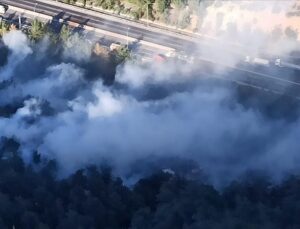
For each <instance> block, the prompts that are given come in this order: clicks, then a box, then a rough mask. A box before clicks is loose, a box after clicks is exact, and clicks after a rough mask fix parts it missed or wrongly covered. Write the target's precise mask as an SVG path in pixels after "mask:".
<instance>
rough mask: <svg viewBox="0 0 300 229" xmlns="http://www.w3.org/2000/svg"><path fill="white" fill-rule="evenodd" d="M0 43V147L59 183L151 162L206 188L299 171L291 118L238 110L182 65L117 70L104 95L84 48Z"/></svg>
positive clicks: (299, 124) (225, 88) (15, 35)
mask: <svg viewBox="0 0 300 229" xmlns="http://www.w3.org/2000/svg"><path fill="white" fill-rule="evenodd" d="M3 41H4V44H5V45H6V46H7V48H8V49H9V52H8V53H9V55H8V56H7V61H6V63H5V64H4V65H3V66H1V68H0V83H1V84H0V110H1V112H0V114H1V116H0V137H6V138H14V139H16V140H17V141H18V142H19V143H20V145H21V147H20V153H21V154H22V155H23V157H24V158H25V159H26V160H27V162H28V163H30V160H31V155H32V153H33V152H35V151H37V152H38V153H39V154H41V156H42V157H43V158H46V159H55V160H57V162H58V165H59V168H60V171H61V173H62V174H63V175H68V174H70V173H72V172H74V171H75V170H76V169H79V168H82V167H85V166H88V165H92V164H100V163H102V162H104V161H106V162H109V163H110V164H111V165H112V166H113V168H114V170H115V172H116V173H119V174H122V175H124V174H129V173H130V172H131V169H132V167H131V166H132V165H134V164H135V163H136V162H137V161H143V162H144V163H145V164H147V160H149V158H151V157H155V158H181V159H191V160H193V161H195V162H197V163H198V164H199V166H200V167H201V169H203V170H204V171H206V172H207V174H208V176H209V178H210V179H211V180H213V181H214V182H220V181H225V182H226V181H230V180H232V179H234V178H236V177H238V176H240V175H241V174H243V173H244V172H246V171H248V170H261V171H264V172H266V173H269V174H272V176H273V177H274V179H279V178H280V177H282V176H283V175H285V174H286V173H289V172H297V171H298V170H299V168H300V167H299V163H300V155H299V150H300V145H299V143H298V142H299V141H298V136H299V134H300V133H299V131H300V120H299V117H298V116H297V115H296V116H297V117H296V118H294V119H293V120H292V121H291V120H288V119H285V118H283V117H280V118H276V119H275V118H270V117H269V116H268V115H266V114H264V113H263V112H261V110H260V109H258V108H257V107H255V106H250V107H247V106H244V105H243V104H242V103H240V101H239V99H238V97H239V95H238V91H237V90H236V86H234V85H231V84H223V83H215V81H214V80H212V79H209V78H210V77H208V76H206V75H203V74H201V71H194V68H193V67H192V66H190V65H185V64H180V66H178V67H174V65H172V63H166V64H158V65H157V64H155V63H154V64H152V65H147V66H144V65H132V64H130V63H126V64H125V65H123V66H119V67H118V69H117V73H116V76H115V83H114V85H111V86H105V85H104V83H103V79H102V78H103V77H104V74H102V73H101V72H98V73H97V74H98V75H99V76H97V77H93V78H91V77H90V76H89V74H90V73H89V67H90V65H89V64H88V63H89V61H90V58H91V55H92V54H91V53H90V52H89V51H87V50H88V47H87V46H84V45H82V46H80V45H79V47H81V48H82V49H83V50H84V52H81V51H80V50H74V48H72V49H73V50H72V52H71V50H70V49H69V48H70V47H73V46H66V47H65V48H64V50H63V52H62V53H59V52H56V51H53V50H52V49H51V47H50V46H51V45H50V44H48V43H47V41H46V40H44V41H42V44H37V45H31V44H30V43H29V42H28V40H27V39H26V37H25V35H24V34H22V33H21V32H11V33H9V34H7V35H5V36H4V38H3ZM76 42H79V41H78V40H76ZM46 44H47V45H46ZM40 45H43V46H44V48H43V49H41V48H39V46H40ZM45 45H46V46H45ZM74 52H75V54H74ZM79 53H83V55H82V56H80V57H79V56H78V55H77V54H79ZM74 55H76V56H77V57H78V58H76V59H74V58H70V57H71V56H74ZM83 60H84V61H83ZM82 62H84V63H85V64H82ZM169 65H171V66H169ZM190 69H192V70H190ZM112 72H113V71H112ZM207 77H208V79H207ZM274 96H275V95H274ZM297 109H298V107H296V108H295V110H297ZM7 110H8V111H7ZM296 113H297V112H296Z"/></svg>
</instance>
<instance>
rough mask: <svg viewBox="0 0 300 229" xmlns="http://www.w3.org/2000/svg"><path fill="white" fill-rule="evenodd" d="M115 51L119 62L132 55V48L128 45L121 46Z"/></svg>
mask: <svg viewBox="0 0 300 229" xmlns="http://www.w3.org/2000/svg"><path fill="white" fill-rule="evenodd" d="M114 52H115V57H116V62H117V63H122V62H123V61H125V60H128V59H130V57H131V54H130V50H129V49H128V47H126V46H121V47H119V48H117V49H116V50H115V51H114Z"/></svg>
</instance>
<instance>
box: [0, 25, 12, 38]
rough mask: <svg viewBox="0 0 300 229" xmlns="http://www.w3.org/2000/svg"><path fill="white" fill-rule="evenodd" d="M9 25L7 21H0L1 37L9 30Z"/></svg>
mask: <svg viewBox="0 0 300 229" xmlns="http://www.w3.org/2000/svg"><path fill="white" fill-rule="evenodd" d="M9 27H10V25H9V24H8V23H7V22H5V21H1V23H0V37H2V36H3V35H4V34H5V33H7V32H8V31H9Z"/></svg>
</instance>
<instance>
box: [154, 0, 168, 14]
mask: <svg viewBox="0 0 300 229" xmlns="http://www.w3.org/2000/svg"><path fill="white" fill-rule="evenodd" d="M156 4H157V9H158V12H159V13H161V14H162V13H164V12H165V10H167V9H169V7H170V4H171V0H156Z"/></svg>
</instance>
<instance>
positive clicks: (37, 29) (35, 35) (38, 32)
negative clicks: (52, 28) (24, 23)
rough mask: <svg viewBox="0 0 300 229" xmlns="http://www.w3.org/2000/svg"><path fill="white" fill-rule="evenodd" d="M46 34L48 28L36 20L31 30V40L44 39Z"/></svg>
mask: <svg viewBox="0 0 300 229" xmlns="http://www.w3.org/2000/svg"><path fill="white" fill-rule="evenodd" d="M45 33H46V26H45V24H44V23H43V22H41V21H39V20H37V19H34V20H33V22H32V24H31V28H30V30H29V34H28V35H29V38H30V39H31V40H34V41H38V40H40V39H42V38H43V37H44V35H45Z"/></svg>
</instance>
